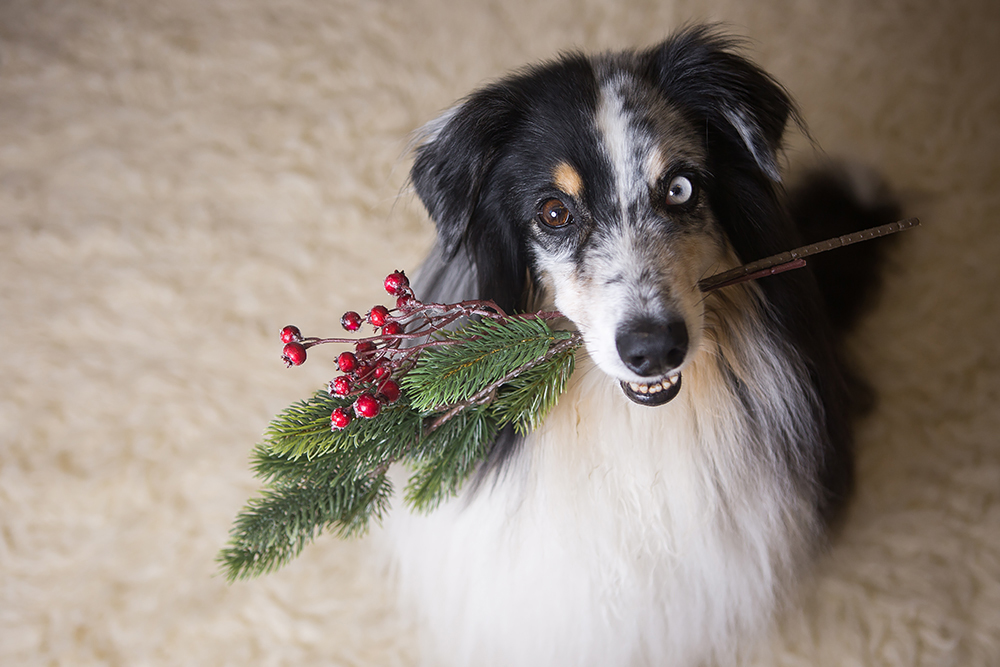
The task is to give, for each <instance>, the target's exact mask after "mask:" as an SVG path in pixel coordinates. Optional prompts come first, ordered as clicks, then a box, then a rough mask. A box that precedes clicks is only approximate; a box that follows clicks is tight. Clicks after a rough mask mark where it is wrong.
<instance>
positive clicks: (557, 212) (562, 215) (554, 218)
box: [538, 199, 573, 228]
mask: <svg viewBox="0 0 1000 667" xmlns="http://www.w3.org/2000/svg"><path fill="white" fill-rule="evenodd" d="M538 219H539V220H540V221H541V222H542V224H544V225H546V226H547V227H557V228H558V227H565V226H566V225H568V224H570V223H571V222H573V214H572V213H570V212H569V209H568V208H566V204H563V203H562V202H561V201H559V200H558V199H548V200H546V201H544V202H542V205H541V207H539V209H538Z"/></svg>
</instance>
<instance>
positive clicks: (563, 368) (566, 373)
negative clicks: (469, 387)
mask: <svg viewBox="0 0 1000 667" xmlns="http://www.w3.org/2000/svg"><path fill="white" fill-rule="evenodd" d="M578 346H579V342H578V341H577V340H576V339H570V340H566V341H563V342H561V343H559V344H557V345H555V346H553V347H552V349H550V350H549V352H548V357H549V358H548V360H547V362H546V363H544V364H539V365H536V366H534V367H531V368H529V369H527V370H525V371H524V372H523V373H521V374H519V375H517V376H515V377H513V378H511V380H510V381H509V382H508V383H507V384H506V385H505V386H504V387H503V388H502V389H501V390H500V393H499V394H498V396H497V398H496V400H495V401H494V402H493V405H492V406H491V409H492V412H493V414H494V415H495V416H496V418H497V421H498V422H499V424H500V426H501V427H503V426H505V425H507V424H513V425H514V429H515V430H516V431H517V432H518V433H519V434H521V435H527V434H528V433H529V432H530V431H532V430H534V429H535V428H537V427H538V425H539V424H541V423H542V422H543V421H544V420H545V418H546V417H547V416H548V414H549V412H550V411H551V410H552V408H554V407H555V405H556V403H557V402H558V400H559V396H560V395H562V393H563V391H564V390H565V389H566V383H567V382H568V381H569V378H570V376H571V375H572V374H573V369H574V368H575V366H576V348H577V347H578Z"/></svg>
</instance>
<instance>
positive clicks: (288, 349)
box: [281, 342, 306, 366]
mask: <svg viewBox="0 0 1000 667" xmlns="http://www.w3.org/2000/svg"><path fill="white" fill-rule="evenodd" d="M281 358H282V359H284V360H285V366H299V365H301V364H302V362H303V361H305V360H306V348H305V347H304V346H303V345H302V343H295V342H292V343H286V344H285V347H284V349H282V351H281Z"/></svg>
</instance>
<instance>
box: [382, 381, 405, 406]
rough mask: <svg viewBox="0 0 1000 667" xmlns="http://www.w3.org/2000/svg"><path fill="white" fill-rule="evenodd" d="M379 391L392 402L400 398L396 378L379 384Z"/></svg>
mask: <svg viewBox="0 0 1000 667" xmlns="http://www.w3.org/2000/svg"><path fill="white" fill-rule="evenodd" d="M378 391H379V393H380V394H382V395H383V396H385V400H387V401H389V402H390V403H395V402H396V401H398V400H399V393H400V392H399V385H398V384H396V381H395V380H386V381H385V382H383V383H382V384H380V385H379V387H378Z"/></svg>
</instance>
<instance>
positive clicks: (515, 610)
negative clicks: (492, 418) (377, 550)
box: [385, 354, 817, 667]
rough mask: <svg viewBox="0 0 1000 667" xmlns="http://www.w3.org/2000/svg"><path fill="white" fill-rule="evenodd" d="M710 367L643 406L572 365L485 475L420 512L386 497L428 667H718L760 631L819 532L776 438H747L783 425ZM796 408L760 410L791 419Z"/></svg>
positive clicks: (705, 360) (702, 363)
mask: <svg viewBox="0 0 1000 667" xmlns="http://www.w3.org/2000/svg"><path fill="white" fill-rule="evenodd" d="M757 370H759V371H761V372H763V370H764V369H757ZM778 370H780V369H775V368H771V369H769V371H770V373H772V374H773V373H776V372H777V371H778ZM719 373H720V371H719V370H718V369H717V367H716V364H715V363H714V362H713V361H711V360H710V358H709V357H708V355H704V354H703V355H701V356H700V359H699V360H695V363H693V364H692V365H690V366H689V367H688V369H687V370H686V371H685V373H684V378H683V382H684V386H683V389H682V391H681V393H680V395H679V396H678V397H677V398H676V399H674V401H672V402H671V403H669V404H667V405H666V406H662V407H659V408H648V407H644V406H639V405H634V404H632V403H630V402H629V401H628V400H627V399H626V398H625V397H624V396H623V395H622V393H621V391H620V389H619V388H618V386H617V383H616V382H614V381H612V380H611V379H609V378H608V377H607V376H606V375H604V374H603V373H601V372H599V371H597V370H596V369H594V368H593V367H591V366H590V365H589V362H588V361H587V360H586V359H583V360H581V362H580V367H578V369H577V371H576V373H575V374H574V377H573V379H572V381H571V385H570V387H569V388H568V390H567V392H566V393H565V394H564V395H563V397H562V398H561V399H560V403H559V405H558V406H557V407H556V409H555V410H554V411H553V413H552V414H551V415H550V416H549V417H548V419H547V420H546V422H545V423H544V425H543V427H542V428H540V429H539V430H537V431H536V432H535V433H533V434H532V435H531V436H530V437H529V438H528V439H527V440H526V441H525V442H524V445H523V449H522V450H521V452H520V453H519V454H518V455H517V456H516V457H515V458H514V459H513V460H512V462H511V463H510V465H509V466H508V467H507V468H506V469H505V470H504V471H503V472H502V473H501V474H500V475H499V477H498V478H497V479H496V481H495V482H493V481H492V479H491V480H490V481H488V482H486V483H485V484H484V485H483V487H482V488H480V489H479V490H478V492H477V493H476V494H474V495H472V496H471V497H469V498H458V499H456V500H454V501H453V502H451V503H449V504H447V505H445V506H443V507H441V508H439V509H437V510H435V511H434V512H433V513H431V514H429V515H411V514H408V513H407V512H406V511H404V510H403V509H402V508H401V507H397V509H396V511H395V512H393V514H392V515H391V517H390V519H389V522H388V524H387V526H386V533H385V535H386V536H388V537H389V539H390V540H391V542H392V545H393V549H394V550H395V554H396V563H397V566H398V574H399V581H400V585H401V588H402V591H403V593H404V596H405V598H406V600H407V601H408V603H409V604H412V605H414V608H415V609H416V610H418V612H419V616H420V618H421V621H422V622H423V624H424V631H425V632H426V633H427V637H428V646H427V647H426V648H427V656H428V662H429V664H435V665H456V666H458V665H476V666H484V667H486V666H489V665H497V666H499V665H505V666H510V665H519V666H524V667H528V666H532V665H538V666H543V665H544V666H547V667H554V666H560V665H579V666H584V665H594V666H597V665H601V666H608V665H615V666H632V665H635V666H639V665H679V666H684V665H697V664H700V663H701V661H702V660H704V659H705V658H707V657H710V656H713V655H714V656H715V657H716V658H717V659H720V660H721V661H722V662H726V661H728V660H729V659H730V658H731V657H732V655H733V652H734V651H735V650H737V649H738V648H739V645H740V644H741V643H742V641H743V638H744V637H746V636H747V635H748V634H753V633H755V632H757V631H759V630H760V627H761V626H762V625H763V624H766V622H767V620H768V619H769V618H770V616H771V613H772V611H773V609H774V607H775V605H776V604H777V601H778V600H779V599H780V596H781V591H782V589H783V588H785V587H786V585H787V584H788V582H789V581H790V580H791V579H793V578H794V577H795V574H796V572H797V571H798V569H799V568H800V566H801V564H802V562H803V561H804V558H803V557H804V556H805V555H807V554H808V552H809V551H810V549H811V545H812V544H813V543H814V541H815V538H816V534H817V524H816V520H815V517H814V511H813V509H812V506H811V503H810V502H809V499H808V498H806V497H804V495H805V494H804V492H802V491H801V484H796V483H794V482H793V481H792V479H791V478H790V476H789V474H788V470H786V469H785V466H784V464H782V460H785V459H784V457H782V456H780V455H778V454H777V453H776V451H775V450H779V449H781V448H783V447H786V446H787V445H785V444H784V443H783V442H779V443H777V444H776V443H774V442H767V441H761V440H762V438H761V436H759V435H754V433H761V432H776V433H775V437H776V438H777V439H778V440H779V441H781V440H785V439H786V436H787V433H785V434H784V435H783V434H781V432H782V431H787V428H784V427H782V426H781V425H778V424H775V425H773V428H771V429H769V428H768V427H766V426H765V427H764V428H761V425H760V421H761V420H762V419H763V420H764V421H767V416H766V414H765V415H764V416H763V417H762V416H761V414H756V416H755V417H753V419H756V420H757V427H756V428H753V427H752V426H751V424H750V420H751V417H750V416H749V415H748V413H747V411H746V409H745V408H746V406H745V401H746V397H744V399H743V402H741V400H740V398H739V397H737V396H736V395H734V394H733V393H732V392H731V390H729V389H728V388H727V384H726V383H725V382H724V381H722V379H721V378H720V377H719ZM751 393H753V392H751ZM767 394H768V392H767V391H766V390H761V391H760V398H761V400H764V399H765V398H766V396H767ZM794 394H795V392H794V391H791V390H790V391H788V393H787V395H786V396H785V398H787V400H789V401H791V402H792V403H794V402H795V400H796V398H795V396H794ZM772 407H773V406H772ZM796 407H800V406H794V405H788V406H784V408H782V407H780V406H778V407H775V409H774V410H765V411H764V412H765V413H771V412H773V413H775V414H776V415H777V416H776V417H775V420H777V421H783V422H784V426H787V425H788V423H789V420H788V419H787V414H786V415H785V417H784V418H782V417H781V416H780V415H779V414H778V413H780V411H781V410H782V409H790V410H795V408H796ZM765 440H766V438H765Z"/></svg>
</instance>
